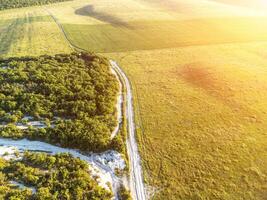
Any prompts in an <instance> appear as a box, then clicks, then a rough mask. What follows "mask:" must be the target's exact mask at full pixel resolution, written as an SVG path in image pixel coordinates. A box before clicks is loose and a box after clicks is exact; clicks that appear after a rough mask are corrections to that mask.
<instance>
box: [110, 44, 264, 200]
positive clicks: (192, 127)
mask: <svg viewBox="0 0 267 200" xmlns="http://www.w3.org/2000/svg"><path fill="white" fill-rule="evenodd" d="M265 45H266V43H264V44H262V45H261V44H259V43H255V44H247V45H245V44H244V45H239V44H235V45H217V46H201V47H186V48H179V49H168V50H154V51H135V52H131V53H118V54H108V55H109V56H111V57H112V58H113V59H117V60H118V61H119V63H120V65H121V66H122V67H123V68H124V70H125V71H126V73H127V74H128V75H129V77H130V79H131V80H132V84H133V88H134V93H135V99H136V101H135V103H136V104H135V106H136V113H137V122H138V123H137V127H138V136H139V142H140V148H141V154H142V158H143V160H144V167H145V174H146V180H147V181H148V184H150V185H153V186H155V187H156V193H155V196H154V198H155V199H251V200H252V199H253V200H255V199H259V200H262V199H264V195H265V192H266V181H267V176H266V173H267V171H266V164H267V157H266V148H265V146H266V145H265V144H266V142H267V137H266V131H267V122H266V117H267V103H266V102H267V88H266V81H267V80H266V77H267V70H266V69H267V68H266V67H267V64H266V62H265V56H264V55H266V53H267V50H266V49H264V46H265Z"/></svg>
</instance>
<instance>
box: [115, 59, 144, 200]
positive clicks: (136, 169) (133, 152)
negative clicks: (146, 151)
mask: <svg viewBox="0 0 267 200" xmlns="http://www.w3.org/2000/svg"><path fill="white" fill-rule="evenodd" d="M110 63H111V66H112V68H113V69H114V70H115V71H116V72H117V73H118V74H119V76H120V77H121V78H122V79H123V81H124V84H125V87H126V101H127V102H126V117H127V120H128V139H127V151H128V156H129V164H130V190H131V194H132V197H133V199H134V200H145V199H146V194H145V187H144V181H143V176H142V167H141V160H140V156H139V151H138V145H137V142H136V138H135V124H134V109H133V102H132V91H131V85H130V81H129V80H128V78H127V76H126V75H125V73H124V72H123V71H122V70H121V68H120V67H119V66H118V64H117V63H116V62H115V61H110Z"/></svg>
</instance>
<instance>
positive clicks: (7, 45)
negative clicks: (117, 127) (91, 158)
mask: <svg viewBox="0 0 267 200" xmlns="http://www.w3.org/2000/svg"><path fill="white" fill-rule="evenodd" d="M251 2H252V1H239V0H233V1H227V0H198V1H196V0H187V1H184V0H166V1H165V0H164V1H160V0H101V1H99V0H76V1H70V2H64V3H58V4H53V5H49V6H43V7H40V8H38V7H32V8H25V9H17V10H7V11H2V12H0V41H1V45H0V53H1V55H2V56H17V55H35V54H44V53H48V54H53V53H60V52H69V51H71V50H70V48H69V46H68V44H67V43H66V41H65V39H64V36H63V35H62V33H61V32H60V29H59V28H58V27H57V25H56V24H55V22H54V21H53V19H52V18H51V16H49V13H52V14H53V15H54V16H55V17H56V18H57V19H58V21H59V22H60V23H61V24H62V26H63V27H64V29H65V32H66V33H67V36H68V38H69V39H70V40H71V41H72V42H73V43H74V44H76V45H77V46H80V47H82V48H84V49H87V50H89V51H95V52H98V53H101V54H102V55H105V56H107V57H109V58H112V59H115V60H116V61H118V63H119V64H120V65H121V67H122V68H123V69H124V70H125V71H126V73H127V75H128V76H129V78H130V80H131V83H132V86H133V92H134V101H135V111H136V124H137V132H138V140H139V146H140V152H141V156H142V159H143V166H144V173H145V180H146V183H147V185H148V186H149V187H148V189H149V193H150V197H151V199H159V200H162V199H171V200H172V199H173V200H178V199H181V200H184V199H186V200H191V199H192V200H204V199H205V200H217V199H218V200H243V199H245V200H265V199H266V198H267V193H266V191H267V169H266V166H267V148H266V142H267V135H266V134H267V121H266V119H267V86H266V85H267V62H266V57H267V48H266V46H267V20H266V19H267V15H266V12H265V11H264V9H263V8H265V6H266V3H264V2H263V1H260V0H259V1H255V2H254V3H251ZM47 10H49V12H47ZM10 33H12V34H10Z"/></svg>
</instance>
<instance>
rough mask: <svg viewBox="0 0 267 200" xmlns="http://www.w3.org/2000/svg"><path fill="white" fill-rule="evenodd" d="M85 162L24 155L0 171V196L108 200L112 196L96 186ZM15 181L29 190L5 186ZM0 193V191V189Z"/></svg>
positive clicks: (65, 156)
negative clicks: (2, 187) (4, 189)
mask: <svg viewBox="0 0 267 200" xmlns="http://www.w3.org/2000/svg"><path fill="white" fill-rule="evenodd" d="M88 168H89V166H88V165H87V163H86V162H84V161H82V160H80V159H78V158H73V157H72V156H71V155H70V154H56V155H54V156H52V155H48V154H45V153H32V152H25V153H24V156H23V158H22V160H21V161H10V162H9V165H6V166H5V167H4V168H2V169H0V183H1V184H0V185H1V186H5V187H6V191H5V192H4V191H3V192H0V196H1V195H2V197H3V199H32V200H51V199H55V200H56V199H64V200H67V199H77V200H87V199H88V200H89V199H103V200H106V199H110V198H111V197H112V194H111V193H110V192H109V191H106V190H105V189H103V188H101V187H99V186H98V184H97V182H96V181H95V180H94V179H92V178H91V175H90V174H89V173H88ZM11 180H13V181H14V180H15V181H17V182H19V183H23V184H24V185H26V186H28V187H34V188H35V189H36V190H37V192H36V193H33V192H32V191H31V190H30V189H27V188H25V189H23V190H22V189H18V188H14V187H12V186H10V184H9V183H8V182H9V181H11ZM0 190H1V188H0Z"/></svg>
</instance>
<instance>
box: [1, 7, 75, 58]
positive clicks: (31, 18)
mask: <svg viewBox="0 0 267 200" xmlns="http://www.w3.org/2000/svg"><path fill="white" fill-rule="evenodd" d="M0 44H1V45H0V55H1V56H2V57H8V56H34V55H36V56H37V55H43V54H55V53H68V52H70V51H71V49H70V47H69V46H68V43H67V42H66V41H65V38H64V36H63V35H62V33H61V31H60V29H59V28H58V26H57V24H56V23H55V22H54V20H53V19H52V18H51V17H50V16H49V15H48V13H47V12H45V11H44V10H42V9H38V8H32V9H17V10H8V11H1V12H0Z"/></svg>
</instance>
